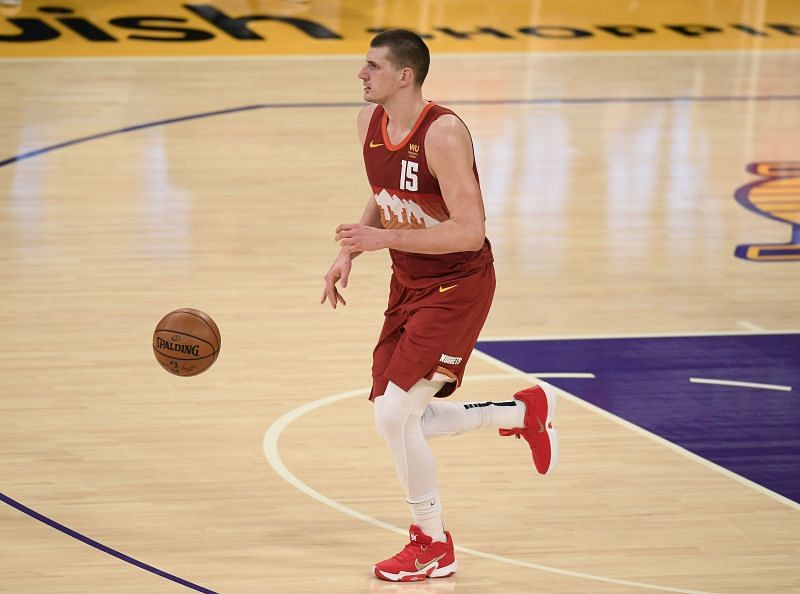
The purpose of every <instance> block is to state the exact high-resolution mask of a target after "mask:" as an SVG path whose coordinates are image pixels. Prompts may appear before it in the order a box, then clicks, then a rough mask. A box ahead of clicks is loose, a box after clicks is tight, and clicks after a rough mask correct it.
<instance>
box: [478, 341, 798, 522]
mask: <svg viewBox="0 0 800 594" xmlns="http://www.w3.org/2000/svg"><path fill="white" fill-rule="evenodd" d="M472 355H473V356H475V357H478V358H479V359H483V360H484V361H486V362H487V363H491V364H493V365H494V366H496V367H499V368H501V369H505V370H506V371H508V372H510V373H512V374H514V375H516V376H518V377H519V376H523V377H524V376H526V374H525V372H524V371H521V370H519V369H517V368H516V367H513V366H512V365H509V364H508V363H505V362H504V361H501V360H500V359H495V358H494V357H492V356H491V355H487V354H486V353H484V352H481V351H479V350H478V349H477V348H476V349H475V350H474V351H473V353H472ZM558 390H559V392H560V393H561V394H563V395H564V397H565V398H567V400H569V401H571V402H573V403H575V404H577V405H579V406H582V407H583V408H586V409H588V410H590V411H592V412H594V413H597V414H598V415H600V416H602V417H605V418H607V419H610V420H611V421H614V422H615V423H617V424H619V425H622V426H623V427H626V428H627V429H630V430H631V431H634V432H635V433H638V434H639V435H643V436H644V437H647V438H648V439H650V440H652V441H655V442H656V443H658V444H659V445H662V446H664V447H665V448H668V449H670V450H672V451H673V452H676V453H678V454H680V455H682V456H684V457H686V458H689V459H690V460H694V461H695V462H697V463H699V464H702V465H703V466H705V467H706V468H710V469H712V470H715V471H716V472H718V473H720V474H722V475H725V476H726V477H728V478H730V479H733V480H734V481H736V482H738V483H741V484H743V485H746V486H748V487H750V488H751V489H754V490H756V491H758V492H759V493H761V494H762V495H766V496H767V497H769V498H770V499H774V500H775V501H778V502H780V503H783V504H784V505H788V506H789V507H791V508H793V509H795V510H797V511H800V503H797V502H796V501H793V500H791V499H789V498H788V497H784V496H783V495H781V494H780V493H776V492H775V491H772V490H771V489H767V488H766V487H764V486H762V485H759V484H758V483H754V482H753V481H751V480H749V479H747V478H745V477H743V476H741V475H739V474H736V473H735V472H732V471H730V470H728V469H727V468H724V467H723V466H719V465H718V464H715V463H714V462H711V461H710V460H707V459H705V458H703V457H702V456H698V455H697V454H695V453H694V452H691V451H689V450H687V449H685V448H682V447H681V446H679V445H677V444H675V443H673V442H671V441H669V440H667V439H664V438H663V437H661V436H660V435H656V434H655V433H651V432H650V431H648V430H647V429H643V428H642V427H639V426H638V425H635V424H633V423H631V422H630V421H626V420H625V419H623V418H622V417H618V416H617V415H615V414H613V413H610V412H608V411H607V410H605V409H604V408H600V407H599V406H595V405H594V404H592V403H591V402H587V401H586V400H583V399H581V398H578V397H576V396H573V395H572V394H570V393H569V392H566V391H564V390H563V389H562V388H558Z"/></svg>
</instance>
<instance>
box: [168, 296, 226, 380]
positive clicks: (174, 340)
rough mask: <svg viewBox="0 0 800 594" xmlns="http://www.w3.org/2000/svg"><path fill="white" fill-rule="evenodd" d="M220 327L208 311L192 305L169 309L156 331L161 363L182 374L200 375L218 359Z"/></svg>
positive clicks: (171, 371)
mask: <svg viewBox="0 0 800 594" xmlns="http://www.w3.org/2000/svg"><path fill="white" fill-rule="evenodd" d="M220 341H221V338H220V334H219V328H217V324H216V323H215V322H214V320H212V319H211V316H209V315H208V314H206V313H203V312H202V311H200V310H198V309H192V308H191V307H183V308H181V309H176V310H175V311H171V312H169V313H168V314H167V315H165V316H164V317H163V318H161V321H160V322H159V323H158V324H157V325H156V330H155V332H153V353H154V354H155V356H156V359H157V360H158V362H159V363H161V366H162V367H163V368H164V369H166V370H167V371H169V372H170V373H172V374H175V375H180V376H188V375H197V374H198V373H201V372H203V371H205V370H206V369H208V368H209V367H211V366H212V365H213V364H214V361H216V360H217V356H218V355H219V347H220Z"/></svg>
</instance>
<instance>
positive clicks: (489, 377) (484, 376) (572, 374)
mask: <svg viewBox="0 0 800 594" xmlns="http://www.w3.org/2000/svg"><path fill="white" fill-rule="evenodd" d="M525 375H526V376H528V377H529V378H530V379H536V378H543V379H544V378H549V379H552V378H560V379H595V377H596V376H595V374H593V373H583V372H581V373H575V372H565V371H556V372H552V373H550V372H545V373H539V372H538V371H536V372H533V371H529V372H525ZM480 377H481V379H482V380H493V379H508V374H507V373H495V374H486V373H483V374H481V376H480Z"/></svg>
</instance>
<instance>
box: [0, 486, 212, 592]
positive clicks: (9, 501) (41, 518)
mask: <svg viewBox="0 0 800 594" xmlns="http://www.w3.org/2000/svg"><path fill="white" fill-rule="evenodd" d="M0 501H3V502H4V503H7V504H8V505H10V506H11V507H13V508H15V509H17V510H19V511H21V512H22V513H24V514H26V515H28V516H30V517H31V518H33V519H34V520H38V521H39V522H42V523H43V524H46V525H48V526H50V527H51V528H55V529H56V530H58V531H59V532H63V533H64V534H66V535H67V536H71V537H72V538H74V539H76V540H79V541H81V542H82V543H84V544H87V545H89V546H90V547H94V548H95V549H98V550H100V551H102V552H104V553H108V554H109V555H111V556H112V557H116V558H117V559H120V560H122V561H125V562H126V563H130V564H131V565H135V566H136V567H138V568H140V569H144V570H145V571H149V572H150V573H154V574H156V575H157V576H160V577H163V578H166V579H168V580H170V581H172V582H175V583H176V584H180V585H182V586H186V587H187V588H190V589H192V590H196V591H197V592H203V593H204V594H218V593H217V592H215V591H214V590H209V589H208V588H204V587H203V586H198V585H197V584H193V583H192V582H190V581H188V580H185V579H183V578H180V577H178V576H176V575H172V574H171V573H167V572H166V571H163V570H161V569H158V568H157V567H153V566H152V565H148V564H147V563H144V562H142V561H139V560H138V559H134V558H133V557H130V556H129V555H126V554H125V553H120V552H119V551H117V550H115V549H112V548H111V547H109V546H106V545H104V544H103V543H101V542H98V541H96V540H94V539H93V538H89V537H88V536H85V535H83V534H81V533H80V532H76V531H75V530H73V529H72V528H68V527H67V526H64V524H60V523H59V522H56V521H55V520H53V519H51V518H48V517H47V516H44V515H42V514H40V513H39V512H37V511H35V510H33V509H31V508H29V507H28V506H26V505H23V504H21V503H20V502H19V501H16V500H14V499H12V498H11V497H8V496H7V495H4V494H3V493H0Z"/></svg>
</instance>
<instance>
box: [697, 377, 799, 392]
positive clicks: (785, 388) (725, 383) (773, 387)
mask: <svg viewBox="0 0 800 594" xmlns="http://www.w3.org/2000/svg"><path fill="white" fill-rule="evenodd" d="M689 381H690V382H691V383H693V384H713V385H716V386H734V387H737V388H761V389H764V390H778V391H780V392H791V391H792V387H791V386H781V385H778V384H758V383H754V382H736V381H732V380H721V379H711V378H703V377H690V378H689Z"/></svg>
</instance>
